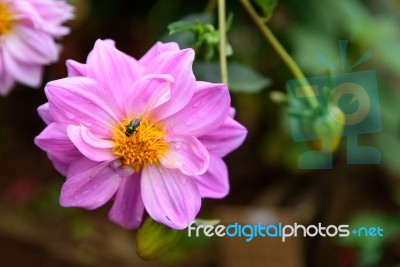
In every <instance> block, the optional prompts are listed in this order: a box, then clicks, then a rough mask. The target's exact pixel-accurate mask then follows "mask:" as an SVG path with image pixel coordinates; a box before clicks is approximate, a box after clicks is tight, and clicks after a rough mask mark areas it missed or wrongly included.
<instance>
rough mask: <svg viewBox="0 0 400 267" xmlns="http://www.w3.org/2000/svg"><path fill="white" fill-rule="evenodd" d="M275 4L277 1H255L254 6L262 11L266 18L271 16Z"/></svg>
mask: <svg viewBox="0 0 400 267" xmlns="http://www.w3.org/2000/svg"><path fill="white" fill-rule="evenodd" d="M277 3H278V0H256V4H257V5H258V6H259V7H260V8H261V9H262V11H263V13H264V16H265V17H266V18H269V17H270V16H271V15H272V12H274V9H275V7H276V4H277Z"/></svg>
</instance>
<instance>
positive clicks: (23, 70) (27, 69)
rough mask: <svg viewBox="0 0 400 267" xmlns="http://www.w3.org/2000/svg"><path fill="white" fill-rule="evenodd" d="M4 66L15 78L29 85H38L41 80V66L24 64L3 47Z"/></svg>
mask: <svg viewBox="0 0 400 267" xmlns="http://www.w3.org/2000/svg"><path fill="white" fill-rule="evenodd" d="M2 52H3V59H4V66H6V67H7V72H8V73H9V75H11V76H12V77H13V78H14V79H15V80H17V81H18V82H20V83H23V84H25V85H28V86H31V87H38V86H39V85H40V83H41V80H42V73H43V68H42V67H41V66H40V65H33V64H26V63H23V62H20V61H18V60H17V59H15V58H14V57H13V56H12V55H11V54H10V53H9V51H8V50H5V49H3V51H2Z"/></svg>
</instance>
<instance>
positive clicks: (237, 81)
mask: <svg viewBox="0 0 400 267" xmlns="http://www.w3.org/2000/svg"><path fill="white" fill-rule="evenodd" d="M193 71H194V73H195V74H196V76H197V78H198V80H204V81H208V82H214V83H220V82H221V70H220V66H219V63H217V62H196V63H195V64H194V66H193ZM228 79H229V90H230V91H231V92H235V93H239V92H240V93H257V92H260V91H261V90H262V89H264V88H266V87H268V86H269V85H271V80H270V79H269V78H267V77H265V76H263V75H261V74H260V73H258V72H257V71H255V70H253V69H251V68H249V67H248V66H246V65H242V64H239V63H237V62H229V63H228Z"/></svg>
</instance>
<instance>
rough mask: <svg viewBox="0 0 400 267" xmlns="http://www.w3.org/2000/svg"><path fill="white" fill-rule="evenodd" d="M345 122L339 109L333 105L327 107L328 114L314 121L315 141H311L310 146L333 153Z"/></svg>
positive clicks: (338, 142) (337, 145)
mask: <svg viewBox="0 0 400 267" xmlns="http://www.w3.org/2000/svg"><path fill="white" fill-rule="evenodd" d="M345 122H346V118H345V115H344V113H343V112H342V111H341V109H340V108H339V107H337V106H335V105H329V106H328V112H326V113H324V114H323V115H321V116H319V117H318V118H317V119H316V120H315V123H314V125H313V126H314V127H313V128H314V133H315V136H316V138H317V140H316V141H311V142H310V144H311V146H312V147H313V148H316V149H319V150H322V151H323V152H327V153H332V152H335V151H336V150H337V149H338V147H339V144H340V136H341V135H342V132H343V127H344V124H345Z"/></svg>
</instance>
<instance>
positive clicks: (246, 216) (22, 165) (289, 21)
mask: <svg viewBox="0 0 400 267" xmlns="http://www.w3.org/2000/svg"><path fill="white" fill-rule="evenodd" d="M227 2H228V3H227V11H228V12H232V13H233V20H232V25H231V27H230V30H229V32H228V38H229V43H230V45H231V47H232V49H233V55H232V56H231V57H230V58H229V65H230V66H229V68H230V69H229V70H230V76H231V80H230V87H231V88H230V90H231V95H232V105H233V106H234V107H235V108H236V110H237V113H236V119H237V120H238V121H239V122H241V123H242V124H243V125H245V126H246V127H247V128H248V137H247V139H246V141H245V143H244V144H243V145H242V146H241V147H240V148H239V149H238V150H236V151H235V152H233V153H232V154H231V155H229V156H227V157H226V162H227V164H228V167H229V172H230V183H231V192H230V194H229V195H228V197H226V198H225V199H222V200H210V199H205V200H204V201H203V206H202V209H201V212H200V214H199V217H201V218H218V219H220V220H221V223H222V224H225V225H227V224H230V223H234V222H243V223H251V222H253V221H257V222H261V223H269V222H275V221H283V222H287V223H293V222H298V223H301V224H304V225H308V224H318V223H322V224H323V225H330V224H335V225H340V224H349V225H350V226H351V227H353V226H354V227H355V226H365V227H368V226H380V227H382V228H383V229H384V237H381V238H351V237H349V238H328V237H326V238H324V237H313V238H291V239H290V240H289V241H288V242H286V243H282V242H280V240H276V239H267V238H265V239H260V238H258V239H255V240H253V241H252V242H249V243H246V242H245V240H244V239H243V238H219V239H217V238H208V239H206V238H202V237H198V238H183V239H182V240H181V241H180V243H178V244H177V245H176V246H175V247H174V249H173V250H172V251H170V252H169V253H167V254H166V255H164V256H163V257H161V258H160V259H158V260H156V261H151V262H145V261H143V260H141V259H140V258H138V256H136V253H135V245H134V243H135V233H134V232H132V231H126V230H123V229H121V228H119V227H118V226H117V225H114V224H112V223H110V222H108V220H107V212H108V209H109V208H110V206H109V205H108V206H105V207H102V208H100V209H98V210H95V211H85V210H80V209H65V208H61V207H60V206H59V203H58V197H59V192H60V188H61V185H62V183H63V181H64V177H62V176H61V175H60V174H58V173H57V172H56V171H55V170H54V168H53V167H52V164H51V162H50V161H49V160H48V159H47V156H46V154H45V153H44V152H42V151H41V150H40V149H39V148H37V147H36V146H35V145H34V144H33V138H34V137H35V136H36V135H38V134H39V133H40V132H41V131H42V130H43V129H44V127H45V124H44V123H43V122H42V121H41V119H40V118H39V116H38V115H37V112H36V109H37V107H38V106H39V105H41V104H43V103H45V102H47V101H46V98H45V96H44V92H43V87H42V88H40V89H37V90H32V89H29V88H26V87H23V86H18V87H17V88H16V90H14V91H12V93H11V94H10V95H9V96H7V97H4V98H0V167H1V168H0V266H7V267H14V266H35V267H36V266H46V267H47V266H60V267H63V266H76V267H80V266H100V267H101V266H114V267H116V266H126V267H128V266H188V265H190V266H271V267H292V266H293V267H294V266H308V267H334V266H338V267H351V266H357V267H358V266H362V267H369V266H370V267H373V266H379V267H381V266H382V267H383V266H385V267H386V266H387V267H389V266H394V267H399V266H400V183H399V181H400V180H399V178H400V108H399V104H398V103H400V102H399V101H400V91H399V83H400V78H399V77H400V27H399V26H400V1H396V0H363V1H361V0H303V1H297V0H280V1H278V5H277V6H276V9H275V11H274V13H273V15H272V17H271V19H270V21H269V22H268V24H269V26H270V28H271V29H272V31H273V32H274V33H275V34H276V36H277V37H278V39H279V40H280V41H281V42H282V44H283V45H284V46H285V47H286V48H287V50H288V51H289V53H290V54H291V55H292V56H293V57H294V58H295V60H296V61H297V62H298V63H299V65H300V67H301V68H302V70H303V71H304V72H305V74H306V75H307V76H318V75H326V74H328V73H329V72H330V71H332V69H329V68H328V66H326V64H323V63H321V62H320V61H318V60H317V57H316V55H317V52H319V53H321V54H323V55H324V56H325V57H326V58H328V59H329V60H330V62H332V63H334V65H337V66H339V65H340V64H339V63H338V62H340V53H339V48H338V40H348V41H349V45H348V53H347V60H348V65H349V66H351V65H353V63H355V62H356V61H357V60H358V59H359V58H360V57H361V56H362V55H363V54H364V53H365V52H366V51H368V50H370V51H371V52H372V53H373V58H371V59H370V60H368V61H367V62H365V63H363V64H361V65H359V66H356V67H355V68H353V69H350V68H347V69H346V72H347V73H352V72H357V71H362V70H375V71H376V73H377V84H378V89H379V97H380V113H381V118H382V122H383V130H382V131H381V132H378V133H373V134H368V135H365V136H362V139H361V142H362V143H363V144H366V145H369V146H373V147H376V148H377V149H379V150H380V151H381V153H382V161H381V163H380V164H377V165H348V164H347V161H346V142H345V137H344V138H342V142H341V145H340V147H339V149H338V151H336V153H335V155H334V160H333V168H332V169H331V170H302V169H299V167H298V156H299V155H300V154H301V153H302V152H304V151H307V150H310V146H309V145H310V144H309V143H307V142H294V141H293V140H292V136H291V128H290V124H289V114H288V111H287V106H286V105H277V104H275V103H273V102H272V101H271V100H270V97H269V95H270V93H271V92H272V91H280V92H285V90H286V89H285V84H286V81H287V80H290V79H293V76H292V74H291V73H290V72H289V71H288V69H287V67H286V65H285V64H284V63H283V62H282V61H281V60H280V58H279V57H278V56H277V55H276V53H275V52H274V51H273V49H272V48H271V46H270V45H269V44H268V43H267V42H266V41H265V40H264V39H263V37H262V35H261V34H260V33H259V31H258V30H257V28H256V27H255V26H254V24H253V23H252V21H251V20H250V18H249V16H248V15H247V13H246V12H245V10H244V9H243V7H242V6H241V4H240V3H239V1H227ZM71 3H72V4H73V5H75V6H76V12H77V17H76V19H75V20H74V21H71V22H70V23H69V24H68V25H69V26H70V27H71V29H72V33H71V34H70V35H69V36H67V37H66V38H64V39H63V40H61V43H62V45H63V52H62V54H61V57H60V61H59V62H58V63H57V64H54V65H51V66H48V67H47V68H46V71H45V76H44V82H43V86H44V85H45V83H46V82H48V81H51V80H55V79H60V78H63V77H65V76H66V67H65V60H66V59H74V60H76V61H79V62H85V60H86V56H87V55H88V53H89V52H90V50H91V49H92V47H93V45H94V42H95V40H96V39H98V38H101V39H114V40H115V41H116V46H117V48H118V49H120V50H122V51H123V52H125V53H127V54H129V55H131V56H134V57H136V58H140V57H141V56H142V55H143V54H144V53H145V52H146V51H147V50H148V49H149V48H150V47H151V46H152V45H153V44H154V43H155V42H156V41H157V40H163V41H167V40H175V41H179V43H180V44H181V47H186V46H190V45H191V44H193V37H192V35H190V34H189V33H178V34H174V35H168V29H167V26H168V24H170V23H172V22H174V21H177V20H180V19H182V18H185V19H187V20H189V21H201V22H205V23H212V24H214V25H215V27H216V28H217V27H218V26H217V24H216V21H217V20H216V15H217V13H216V6H215V1H212V0H211V1H205V0H203V1H201V0H193V1H185V0H148V1H130V0H115V1H109V0H84V1H79V0H75V1H71ZM202 53H203V54H205V57H207V59H208V61H204V57H203V56H202ZM217 56H218V55H217V53H216V54H215V55H212V54H207V50H205V51H199V53H198V56H197V57H196V61H195V66H194V69H195V72H196V74H197V75H198V79H204V80H210V81H215V80H218V79H219V76H218V75H217V76H216V74H215V70H216V66H217V61H216V60H217V58H218V57H217ZM335 71H337V72H339V71H343V70H340V68H339V67H338V68H337V69H336V70H335Z"/></svg>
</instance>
